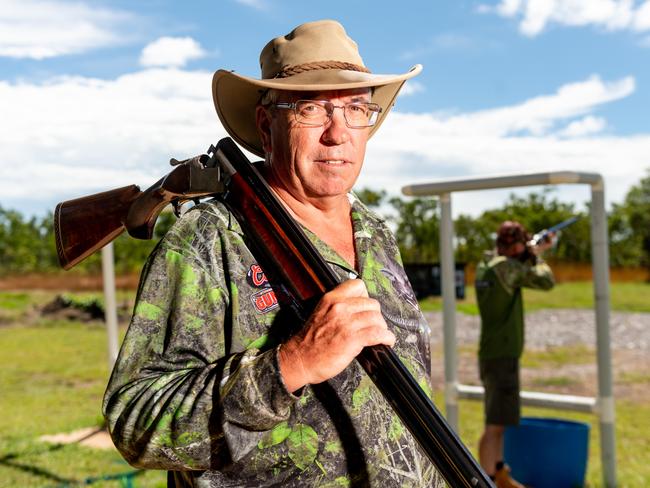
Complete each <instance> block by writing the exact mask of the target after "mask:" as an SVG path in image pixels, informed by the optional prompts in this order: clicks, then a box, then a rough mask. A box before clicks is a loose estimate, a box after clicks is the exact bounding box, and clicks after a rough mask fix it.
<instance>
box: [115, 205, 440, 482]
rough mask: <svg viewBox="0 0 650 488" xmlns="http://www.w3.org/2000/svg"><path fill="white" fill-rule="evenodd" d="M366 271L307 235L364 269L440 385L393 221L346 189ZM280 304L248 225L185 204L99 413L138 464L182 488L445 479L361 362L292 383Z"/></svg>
mask: <svg viewBox="0 0 650 488" xmlns="http://www.w3.org/2000/svg"><path fill="white" fill-rule="evenodd" d="M351 201H352V212H351V217H352V221H353V228H354V239H355V245H356V256H357V260H358V265H359V270H358V274H357V272H355V270H354V269H350V267H349V265H348V264H347V263H346V262H345V261H344V260H343V259H342V258H341V257H340V256H338V255H337V254H336V253H335V252H334V251H333V250H332V249H331V248H329V247H328V246H327V245H326V244H325V243H323V242H322V241H321V240H320V239H318V237H316V236H315V235H314V234H312V233H311V232H309V231H308V230H306V229H305V232H306V234H307V235H308V237H309V238H310V240H311V241H312V242H313V243H314V244H315V246H316V247H317V249H318V250H319V251H320V252H321V254H322V255H323V257H324V258H325V260H326V261H327V262H328V263H329V265H330V266H331V268H332V269H333V270H334V271H335V272H336V274H337V275H338V276H339V277H340V278H341V279H342V280H343V279H349V278H352V277H357V276H358V277H360V278H361V279H362V280H363V281H364V282H365V283H366V285H367V288H368V292H369V294H370V296H372V297H374V298H376V299H377V300H378V301H379V302H380V303H381V307H382V312H383V314H384V316H385V317H386V320H387V322H388V324H389V327H390V328H391V330H392V331H393V332H394V333H395V334H396V336H397V342H396V345H395V351H396V353H397V354H398V356H399V357H400V358H401V359H402V360H403V361H404V364H405V365H406V366H407V368H408V369H409V370H410V371H411V373H412V374H413V375H414V377H415V378H416V379H417V380H418V382H419V383H420V384H421V386H422V387H423V388H424V389H425V391H426V392H427V393H428V394H429V395H430V394H431V384H430V379H429V375H430V353H429V327H428V324H427V322H426V319H425V318H424V316H423V315H422V313H421V311H420V309H419V308H418V305H417V301H416V300H415V296H414V294H413V291H412V289H411V286H410V284H409V282H408V280H407V278H406V275H405V273H404V270H403V267H402V263H401V258H400V256H399V252H398V250H397V246H396V244H395V242H394V239H393V237H392V235H391V233H390V231H389V230H388V229H387V227H386V225H385V223H384V222H383V221H382V220H381V219H380V218H378V217H377V216H376V215H374V214H373V213H371V212H370V211H369V210H368V209H367V208H365V207H364V206H363V205H362V204H361V203H360V202H359V201H357V200H356V199H354V198H353V197H351ZM285 309H286V307H282V306H281V305H280V304H278V302H277V300H276V298H275V295H274V292H273V290H272V288H271V287H270V285H269V283H268V281H267V280H266V277H265V276H264V274H263V272H262V270H261V268H259V266H258V265H257V262H256V260H255V258H254V257H253V256H252V255H251V253H250V251H249V249H248V248H247V247H246V242H245V238H244V236H243V234H242V231H241V227H240V226H239V224H238V223H237V221H236V220H235V219H234V218H233V216H232V215H231V214H230V213H229V212H228V211H227V210H226V208H225V207H224V205H223V204H222V203H220V202H218V201H211V202H208V203H203V204H201V205H199V206H197V207H195V208H194V209H192V210H190V211H189V212H187V213H186V214H185V215H184V216H183V217H182V218H181V219H179V220H178V221H177V222H176V223H175V225H174V226H173V227H172V228H171V230H170V231H169V232H168V233H167V234H166V235H165V237H164V238H163V239H162V240H161V242H160V243H159V244H158V246H157V247H156V249H155V251H154V252H153V253H152V255H151V256H150V258H149V260H148V262H147V264H146V266H145V269H144V270H143V274H142V278H141V282H140V287H139V290H138V295H137V300H136V304H135V308H134V314H133V318H132V320H131V324H130V326H129V329H128V331H127V334H126V337H125V338H124V342H123V344H122V348H121V351H120V355H119V357H118V360H117V363H116V365H115V368H114V370H113V374H112V376H111V379H110V382H109V385H108V387H107V390H106V394H105V397H104V404H103V412H104V415H105V417H106V419H107V421H108V425H109V428H110V432H111V435H112V437H113V441H114V442H115V445H116V446H117V448H118V449H119V451H120V452H121V453H122V455H123V456H124V458H125V459H126V460H127V461H128V462H129V463H131V464H132V465H133V466H136V467H141V468H147V469H165V470H169V471H170V473H169V486H177V487H181V486H182V487H186V486H187V487H190V486H191V487H226V486H228V487H235V486H237V487H239V486H288V487H298V486H300V487H304V486H318V487H331V488H334V487H348V486H349V487H360V486H364V487H365V486H381V487H382V488H388V487H425V486H426V487H432V486H433V487H436V486H443V481H442V479H441V477H440V476H439V474H438V473H437V472H436V470H435V468H434V467H433V465H432V464H431V463H430V462H429V460H428V459H427V458H426V456H425V455H424V454H423V453H422V452H421V451H420V449H419V447H418V446H417V445H416V442H415V441H414V439H413V438H412V436H411V435H410V433H409V432H408V431H407V430H406V428H405V427H404V425H403V424H402V422H401V421H400V420H399V418H398V417H397V416H396V415H395V414H394V412H393V410H392V409H391V407H390V406H389V405H388V403H387V402H386V401H385V400H384V398H383V397H382V394H381V393H380V392H379V390H378V389H377V388H376V387H375V385H374V383H373V382H372V381H371V380H370V378H369V377H368V376H367V375H366V374H365V372H364V371H363V369H362V368H361V367H360V366H359V365H358V363H357V362H356V361H354V362H353V363H352V364H350V366H348V368H347V369H345V370H344V371H343V372H342V373H340V374H339V375H337V376H336V377H334V378H332V379H331V380H329V381H327V382H325V383H321V384H319V385H308V386H306V387H304V388H303V389H302V390H301V392H300V394H299V395H298V396H296V395H293V394H291V393H289V392H288V391H287V389H286V387H285V385H284V383H283V381H282V377H281V375H280V372H279V368H278V358H277V346H278V344H280V343H281V342H282V340H283V338H286V336H287V330H289V329H290V328H292V327H295V326H296V325H297V324H296V323H295V322H296V319H294V318H292V317H293V316H292V315H291V313H288V311H287V310H285Z"/></svg>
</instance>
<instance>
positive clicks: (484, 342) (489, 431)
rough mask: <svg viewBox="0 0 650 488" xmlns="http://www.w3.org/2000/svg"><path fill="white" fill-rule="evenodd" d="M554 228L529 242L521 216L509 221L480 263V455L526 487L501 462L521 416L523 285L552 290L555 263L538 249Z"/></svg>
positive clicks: (506, 483)
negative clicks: (482, 416)
mask: <svg viewBox="0 0 650 488" xmlns="http://www.w3.org/2000/svg"><path fill="white" fill-rule="evenodd" d="M553 237H554V234H550V235H549V236H548V238H547V239H545V240H544V241H542V242H541V243H540V244H539V245H536V246H530V245H529V244H528V243H529V241H530V235H529V234H528V233H527V232H526V230H525V229H524V227H523V226H522V225H521V224H520V223H519V222H514V221H506V222H503V223H502V224H501V226H500V227H499V231H498V233H497V240H496V253H495V252H493V251H488V252H486V254H485V258H484V260H483V261H482V262H481V263H479V265H478V267H477V269H476V283H475V285H476V297H477V300H478V306H479V311H480V313H481V339H480V346H479V369H480V374H481V381H482V382H483V386H484V387H485V430H484V431H483V435H482V436H481V440H480V442H479V460H480V463H481V466H482V467H483V469H484V470H485V472H486V473H487V474H488V475H489V476H490V477H491V478H492V479H494V480H495V483H496V485H497V487H498V488H523V485H521V484H520V483H518V482H517V481H515V480H514V479H513V478H512V477H511V476H510V475H509V468H508V467H507V466H506V465H505V464H504V462H503V435H504V432H505V427H506V425H517V424H518V423H519V416H520V403H519V358H520V357H521V353H522V351H523V347H524V312H523V300H522V294H521V288H522V287H529V288H537V289H542V290H549V289H551V288H552V287H553V285H554V279H553V273H552V272H551V268H550V267H549V266H548V265H547V264H546V263H544V262H543V261H542V259H541V257H540V255H541V254H542V252H544V251H545V250H546V249H548V248H549V247H550V246H551V245H552V241H553Z"/></svg>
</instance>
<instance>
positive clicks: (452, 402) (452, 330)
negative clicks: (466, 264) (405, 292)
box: [440, 193, 458, 432]
mask: <svg viewBox="0 0 650 488" xmlns="http://www.w3.org/2000/svg"><path fill="white" fill-rule="evenodd" d="M440 282H441V285H442V286H441V288H442V317H443V318H442V321H443V322H442V323H443V332H444V338H443V342H444V349H445V414H446V417H447V422H449V425H450V426H451V428H452V429H454V430H455V431H456V432H458V361H457V359H456V267H455V265H454V224H453V221H452V218H451V195H450V194H449V193H443V194H442V195H440Z"/></svg>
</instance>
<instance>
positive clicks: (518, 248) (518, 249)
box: [503, 242, 526, 258]
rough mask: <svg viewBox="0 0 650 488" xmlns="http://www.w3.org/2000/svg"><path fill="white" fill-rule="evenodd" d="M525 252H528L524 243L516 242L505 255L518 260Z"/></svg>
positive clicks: (506, 250) (507, 249)
mask: <svg viewBox="0 0 650 488" xmlns="http://www.w3.org/2000/svg"><path fill="white" fill-rule="evenodd" d="M525 250H526V244H524V243H523V242H515V243H514V244H511V245H510V246H508V247H507V248H506V249H505V251H504V252H503V255H504V256H507V257H509V258H518V257H519V256H521V255H522V254H523V252H524V251H525Z"/></svg>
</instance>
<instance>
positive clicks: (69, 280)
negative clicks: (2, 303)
mask: <svg viewBox="0 0 650 488" xmlns="http://www.w3.org/2000/svg"><path fill="white" fill-rule="evenodd" d="M138 280H139V276H138V275H126V276H116V277H115V286H116V287H117V288H118V289H120V290H135V289H136V288H137V287H138ZM102 289H103V282H102V275H101V274H98V275H83V274H75V273H72V272H71V273H64V272H61V273H52V274H45V275H38V274H27V275H17V276H5V277H3V278H2V279H0V290H8V291H21V290H56V291H100V290H102Z"/></svg>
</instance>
